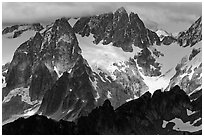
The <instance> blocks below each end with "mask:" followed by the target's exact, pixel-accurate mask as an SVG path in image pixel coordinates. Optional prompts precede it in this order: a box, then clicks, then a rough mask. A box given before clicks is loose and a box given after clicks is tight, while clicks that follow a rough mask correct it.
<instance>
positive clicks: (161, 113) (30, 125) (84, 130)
mask: <svg viewBox="0 0 204 137" xmlns="http://www.w3.org/2000/svg"><path fill="white" fill-rule="evenodd" d="M191 100H193V101H191ZM187 109H188V110H191V111H193V112H194V111H195V113H193V114H192V115H187ZM201 116H202V96H201V90H200V91H198V92H196V93H194V94H192V95H191V96H190V97H189V96H187V95H186V93H185V92H184V91H183V90H181V89H180V88H179V86H175V87H174V88H172V89H171V90H170V91H167V92H161V91H160V90H157V91H155V92H154V94H153V95H151V94H150V93H149V92H147V93H145V94H144V95H142V96H141V97H140V98H139V99H135V100H132V101H129V102H127V103H125V104H123V105H122V106H120V107H119V108H117V109H116V110H114V109H113V107H112V105H111V103H110V101H109V100H106V101H105V102H104V104H103V105H102V106H100V107H97V108H95V109H94V110H93V111H92V112H91V113H90V114H89V115H88V116H82V117H80V118H79V119H78V120H77V121H76V123H74V122H68V121H63V120H60V121H54V120H52V119H48V118H47V117H45V116H41V115H33V116H31V117H29V118H27V119H24V118H19V119H18V120H16V121H14V122H12V123H9V124H6V125H4V126H3V128H2V132H3V135H8V134H16V135H18V134H26V135H31V134H36V135H43V134H50V135H51V134H58V135H60V134H81V135H83V134H95V135H97V134H202V130H201V129H200V130H198V131H194V132H189V131H181V130H179V129H174V128H173V127H174V125H175V123H173V122H168V124H167V125H166V126H165V127H163V126H162V125H163V121H164V120H165V121H171V120H172V119H175V118H179V119H181V120H182V121H183V122H184V123H186V122H188V121H190V123H193V122H195V121H196V119H199V118H201ZM201 124H202V119H201V120H199V121H198V122H196V124H194V126H199V125H201Z"/></svg>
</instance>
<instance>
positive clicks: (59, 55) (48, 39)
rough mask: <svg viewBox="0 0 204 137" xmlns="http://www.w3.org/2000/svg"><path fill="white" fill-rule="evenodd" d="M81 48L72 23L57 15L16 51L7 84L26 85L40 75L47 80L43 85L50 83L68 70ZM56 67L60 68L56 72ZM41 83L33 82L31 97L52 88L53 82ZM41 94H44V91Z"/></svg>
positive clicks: (13, 85)
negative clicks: (41, 31)
mask: <svg viewBox="0 0 204 137" xmlns="http://www.w3.org/2000/svg"><path fill="white" fill-rule="evenodd" d="M80 52H81V51H80V48H79V46H78V42H77V39H76V36H75V34H74V32H73V31H72V28H71V26H70V25H69V23H68V22H67V20H66V19H64V18H62V19H58V20H56V21H55V23H54V24H53V25H51V26H50V28H47V29H46V30H45V31H44V33H43V34H40V33H39V32H37V33H36V35H35V36H34V37H33V38H30V40H28V41H26V42H25V43H23V44H22V45H20V46H19V48H18V49H17V50H16V51H15V54H14V57H13V60H12V61H11V65H10V67H9V70H8V75H7V78H6V81H7V88H10V89H12V88H15V87H18V86H25V85H27V84H29V83H30V82H31V81H32V82H31V83H32V84H34V83H35V82H34V81H36V78H37V77H38V78H37V79H38V80H42V81H44V82H46V83H47V84H46V83H42V84H43V85H44V84H45V85H50V86H51V85H52V84H49V83H53V82H54V81H55V80H56V74H61V73H63V72H65V71H68V70H69V69H70V68H71V65H72V64H73V63H74V61H75V60H76V59H77V57H78V55H79V54H80ZM39 62H40V63H39ZM54 68H56V69H57V71H58V72H55V70H54ZM32 84H31V85H32ZM36 86H37V87H36ZM39 86H40V85H39V84H34V85H32V86H31V90H30V95H31V98H33V99H34V98H35V99H36V98H38V97H37V96H36V97H32V95H35V92H41V91H42V92H43V93H44V91H45V89H49V88H50V86H48V87H46V88H45V87H44V86H40V87H39ZM32 92H34V93H32ZM38 95H40V96H41V97H39V98H42V94H38Z"/></svg>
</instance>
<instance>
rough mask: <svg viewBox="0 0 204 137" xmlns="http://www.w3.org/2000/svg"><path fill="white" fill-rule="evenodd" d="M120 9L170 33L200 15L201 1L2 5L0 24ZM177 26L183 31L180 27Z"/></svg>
mask: <svg viewBox="0 0 204 137" xmlns="http://www.w3.org/2000/svg"><path fill="white" fill-rule="evenodd" d="M121 6H123V7H125V9H126V10H127V11H128V12H131V11H133V12H135V13H138V15H139V17H140V18H141V19H142V20H143V21H144V23H145V25H146V26H147V27H149V28H150V29H156V28H157V27H164V28H165V29H166V28H167V29H169V28H168V27H170V29H169V30H172V29H171V28H172V27H173V25H175V24H177V23H178V24H182V23H184V24H185V25H183V26H184V27H186V26H188V25H190V24H192V23H193V22H194V21H195V20H196V19H197V18H198V17H199V16H201V15H202V3H201V2H200V3H198V2H197V3H190V2H186V3H185V2H183V3H178V2H176V3H173V2H172V3H170V2H168V3H167V2H166V3H165V2H144V3H143V2H135V3H132V2H123V3H122V2H112V3H107V2H97V3H93V2H81V3H79V2H78V3H73V2H58V3H57V2H49V3H46V2H40V3H34V2H32V3H31V2H30V3H23V2H19V3H6V2H4V3H3V4H2V21H3V25H6V24H15V23H33V22H49V21H53V20H55V19H56V18H60V17H62V16H66V17H81V16H91V15H95V14H101V13H107V12H113V11H115V10H117V8H119V7H121ZM171 24H172V25H171ZM158 25H159V26H158ZM169 25H170V26H169ZM179 27H181V29H183V28H182V25H180V26H179ZM177 28H178V27H177ZM173 31H175V30H173Z"/></svg>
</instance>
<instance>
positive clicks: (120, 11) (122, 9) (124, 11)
mask: <svg viewBox="0 0 204 137" xmlns="http://www.w3.org/2000/svg"><path fill="white" fill-rule="evenodd" d="M116 12H119V13H127V11H126V10H125V8H124V7H120V8H118V9H117V10H116Z"/></svg>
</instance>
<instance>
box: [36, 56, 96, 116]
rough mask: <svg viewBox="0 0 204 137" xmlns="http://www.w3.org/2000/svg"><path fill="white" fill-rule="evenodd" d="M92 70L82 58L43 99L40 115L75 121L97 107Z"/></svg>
mask: <svg viewBox="0 0 204 137" xmlns="http://www.w3.org/2000/svg"><path fill="white" fill-rule="evenodd" d="M91 73H92V71H91V69H90V68H89V66H87V64H86V62H85V60H84V59H83V58H82V56H80V57H79V58H78V59H77V61H76V63H75V65H74V66H73V68H72V70H70V72H69V73H68V72H64V74H63V75H62V76H61V77H60V78H59V80H58V81H57V82H56V83H55V84H54V85H53V86H52V88H51V89H50V90H48V91H47V92H46V94H45V96H44V98H43V101H42V105H41V107H40V109H39V113H42V114H43V115H47V116H50V117H52V118H54V119H66V120H75V119H76V118H77V117H78V115H84V114H86V115H87V114H88V113H89V112H90V111H91V110H92V109H93V108H94V107H95V105H96V104H95V99H94V96H93V94H94V92H95V91H94V89H93V87H92V84H91V81H90V79H89V77H90V76H91Z"/></svg>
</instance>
